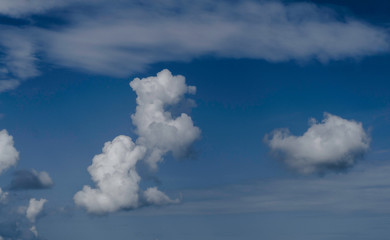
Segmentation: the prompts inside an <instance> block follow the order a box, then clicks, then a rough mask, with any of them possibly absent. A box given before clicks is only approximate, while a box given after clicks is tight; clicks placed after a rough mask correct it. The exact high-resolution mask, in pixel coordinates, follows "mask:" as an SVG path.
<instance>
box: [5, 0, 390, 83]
mask: <svg viewBox="0 0 390 240" xmlns="http://www.w3.org/2000/svg"><path fill="white" fill-rule="evenodd" d="M19 5H23V6H24V7H23V8H20V7H18V6H19ZM80 6H83V7H84V8H80ZM52 8H55V9H56V14H57V15H55V16H57V17H60V18H63V19H65V20H66V21H67V24H66V25H63V26H58V27H57V28H50V29H48V28H41V27H36V26H33V25H32V26H31V25H30V26H24V27H23V29H19V28H17V27H14V28H7V29H6V30H7V31H5V30H2V37H0V42H1V43H2V45H3V47H4V51H3V54H4V57H3V61H2V62H3V64H4V65H5V66H6V68H7V69H8V71H9V72H10V73H12V74H13V75H15V76H18V77H20V78H26V77H32V76H35V75H36V74H37V73H38V71H37V68H36V65H35V64H34V63H35V62H36V61H37V58H36V56H37V55H38V52H39V53H40V56H41V57H40V60H42V61H44V62H50V64H53V65H57V66H65V67H70V68H74V69H78V70H82V71H88V72H94V73H99V74H104V75H115V76H127V75H129V74H132V73H134V72H138V71H142V70H144V69H145V68H147V67H148V66H149V65H150V64H153V63H157V62H164V61H188V60H191V59H194V58H197V57H201V56H205V55H211V56H216V57H227V58H251V59H264V60H266V61H271V62H280V61H289V60H298V61H306V60H311V59H317V60H319V61H322V62H326V61H330V60H340V59H346V58H360V57H364V56H370V55H375V54H382V53H387V52H388V51H389V41H388V39H389V35H388V33H387V31H386V30H385V29H382V28H379V27H375V26H373V25H370V24H368V23H365V22H364V21H361V20H358V19H354V18H353V17H350V16H345V15H340V14H338V13H335V12H334V11H332V10H331V9H329V8H325V7H321V6H318V5H315V4H310V3H289V4H286V3H282V2H279V1H260V2H258V1H240V2H222V1H197V2H196V3H191V4H189V3H187V2H185V1H179V0H175V1H173V0H172V1H146V2H145V1H142V2H141V1H134V2H133V1H131V2H125V1H115V4H114V3H112V2H110V1H82V2H81V1H76V0H74V1H69V2H66V3H64V2H63V1H45V0H40V1H24V0H18V1H4V3H3V2H2V3H1V4H0V12H2V13H3V14H8V15H11V16H24V15H28V14H50V9H52ZM61 9H63V10H64V9H66V10H69V9H72V10H74V11H66V12H68V13H71V14H68V15H66V14H61ZM75 9H90V11H76V10H75ZM3 31H5V32H3ZM14 32H15V33H14ZM20 32H23V35H22V34H19V33H20ZM9 36H11V37H12V36H18V37H17V38H14V40H15V41H8V39H9V38H10V37H9ZM21 74H23V76H21ZM9 89H11V88H9Z"/></svg>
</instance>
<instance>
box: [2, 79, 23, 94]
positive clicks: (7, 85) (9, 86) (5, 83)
mask: <svg viewBox="0 0 390 240" xmlns="http://www.w3.org/2000/svg"><path fill="white" fill-rule="evenodd" d="M19 85H20V81H19V80H15V79H12V80H0V93H2V92H6V91H10V90H13V89H15V88H17V87H19Z"/></svg>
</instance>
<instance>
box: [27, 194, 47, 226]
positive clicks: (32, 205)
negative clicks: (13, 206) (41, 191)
mask: <svg viewBox="0 0 390 240" xmlns="http://www.w3.org/2000/svg"><path fill="white" fill-rule="evenodd" d="M46 202H47V200H46V199H44V198H41V199H40V200H37V199H35V198H31V199H30V202H29V204H28V207H27V210H26V217H27V219H28V220H30V222H32V223H35V220H36V218H37V216H38V214H40V213H41V211H42V210H43V205H44V204H45V203H46Z"/></svg>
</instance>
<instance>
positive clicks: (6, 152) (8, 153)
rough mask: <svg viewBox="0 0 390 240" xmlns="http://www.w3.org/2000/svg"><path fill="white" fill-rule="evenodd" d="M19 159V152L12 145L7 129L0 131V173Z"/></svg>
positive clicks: (11, 138) (12, 141)
mask: <svg viewBox="0 0 390 240" xmlns="http://www.w3.org/2000/svg"><path fill="white" fill-rule="evenodd" d="M18 160H19V152H18V151H17V150H16V149H15V147H14V140H13V137H12V136H11V135H9V134H8V132H7V130H5V129H4V130H1V131H0V174H1V173H2V172H3V171H4V170H6V169H8V168H9V167H11V166H15V165H16V163H17V162H18Z"/></svg>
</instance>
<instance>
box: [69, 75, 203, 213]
mask: <svg viewBox="0 0 390 240" xmlns="http://www.w3.org/2000/svg"><path fill="white" fill-rule="evenodd" d="M130 86H131V87H132V89H133V90H134V91H135V92H136V94H137V109H136V112H135V114H134V115H132V120H133V123H134V125H135V126H136V133H137V134H138V139H137V141H136V143H134V142H133V141H132V139H131V138H130V137H128V136H123V135H121V136H118V137H116V138H115V139H114V140H113V141H112V142H107V143H105V145H104V147H103V150H102V153H101V154H99V155H96V156H95V157H94V158H93V161H92V165H91V166H89V167H88V172H89V173H90V175H91V176H92V180H93V181H94V182H95V184H96V188H91V187H90V186H84V187H83V189H82V190H81V191H79V192H77V193H76V194H75V196H74V201H75V203H76V205H79V206H82V207H84V208H86V209H87V211H88V212H90V213H94V214H105V213H109V212H114V211H118V210H122V209H134V208H138V207H141V206H144V205H164V204H171V203H177V202H178V201H179V200H177V199H176V200H172V199H170V198H169V197H168V196H167V195H166V194H165V193H163V192H161V191H160V190H158V189H157V187H150V188H148V189H147V190H146V191H144V192H142V191H141V190H140V181H141V177H140V176H139V174H138V173H137V169H136V166H137V163H138V162H139V161H145V162H146V163H148V164H149V165H150V166H151V167H152V168H153V169H155V170H156V169H157V163H158V162H159V161H161V160H162V157H163V155H164V154H166V153H167V152H172V153H173V155H174V156H175V157H183V156H185V154H187V153H188V151H189V148H190V147H191V145H192V143H193V142H194V141H195V140H196V139H197V138H198V137H199V135H200V130H199V128H198V127H195V126H194V124H193V122H192V119H191V117H190V116H188V115H187V114H184V113H183V114H181V115H180V116H179V117H177V118H174V117H172V114H171V113H170V112H169V111H166V110H165V108H166V107H167V106H170V105H175V104H177V103H178V102H179V101H181V100H183V99H184V96H185V94H187V93H192V94H194V93H195V90H196V88H195V87H193V86H187V85H186V83H185V78H184V77H183V76H180V75H179V76H172V74H171V72H170V71H169V70H163V71H161V72H159V73H158V74H157V76H155V77H148V78H143V79H139V78H136V79H134V80H133V81H132V82H131V83H130Z"/></svg>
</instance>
